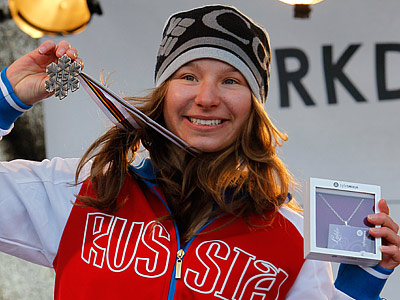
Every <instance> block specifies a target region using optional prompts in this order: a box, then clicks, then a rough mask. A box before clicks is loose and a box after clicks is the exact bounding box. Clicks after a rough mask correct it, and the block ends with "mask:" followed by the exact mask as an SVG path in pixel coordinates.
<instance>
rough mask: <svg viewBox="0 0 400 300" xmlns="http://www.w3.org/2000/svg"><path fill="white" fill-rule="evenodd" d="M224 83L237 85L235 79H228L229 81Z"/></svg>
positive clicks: (226, 80)
mask: <svg viewBox="0 0 400 300" xmlns="http://www.w3.org/2000/svg"><path fill="white" fill-rule="evenodd" d="M224 83H225V84H235V83H237V81H236V80H235V79H232V78H228V79H225V81H224Z"/></svg>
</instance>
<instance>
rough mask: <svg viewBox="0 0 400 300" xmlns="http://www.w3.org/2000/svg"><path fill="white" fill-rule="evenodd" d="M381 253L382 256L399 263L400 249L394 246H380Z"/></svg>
mask: <svg viewBox="0 0 400 300" xmlns="http://www.w3.org/2000/svg"><path fill="white" fill-rule="evenodd" d="M381 251H382V253H384V254H387V255H390V256H391V257H392V259H393V260H394V261H397V262H398V263H400V248H399V247H397V246H396V245H390V246H382V247H381Z"/></svg>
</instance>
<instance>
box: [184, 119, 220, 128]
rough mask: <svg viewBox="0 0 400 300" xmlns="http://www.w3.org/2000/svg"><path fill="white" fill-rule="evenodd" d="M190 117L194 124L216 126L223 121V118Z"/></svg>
mask: <svg viewBox="0 0 400 300" xmlns="http://www.w3.org/2000/svg"><path fill="white" fill-rule="evenodd" d="M188 119H189V121H190V122H191V123H192V124H194V125H204V126H216V125H219V124H221V123H222V120H204V119H197V118H191V117H189V118H188Z"/></svg>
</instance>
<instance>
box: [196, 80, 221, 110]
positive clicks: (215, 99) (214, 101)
mask: <svg viewBox="0 0 400 300" xmlns="http://www.w3.org/2000/svg"><path fill="white" fill-rule="evenodd" d="M195 103H196V105H198V106H201V107H203V108H212V107H216V106H218V105H219V103H220V95H219V92H218V86H217V85H216V84H215V83H212V82H209V81H203V82H202V83H201V84H200V86H199V87H198V92H197V95H196V99H195Z"/></svg>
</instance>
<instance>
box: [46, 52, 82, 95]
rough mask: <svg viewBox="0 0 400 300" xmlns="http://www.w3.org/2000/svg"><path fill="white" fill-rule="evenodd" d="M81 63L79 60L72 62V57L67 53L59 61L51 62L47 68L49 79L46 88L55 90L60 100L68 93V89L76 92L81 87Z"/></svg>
mask: <svg viewBox="0 0 400 300" xmlns="http://www.w3.org/2000/svg"><path fill="white" fill-rule="evenodd" d="M80 71H81V65H80V64H78V63H77V62H73V63H71V58H69V57H68V56H67V55H66V54H64V55H63V56H61V57H60V58H59V59H58V63H57V64H56V63H54V62H53V63H51V64H49V65H48V66H47V68H46V73H47V75H49V79H48V80H46V82H45V84H46V86H45V89H46V91H47V92H49V93H52V92H55V96H56V97H58V98H59V99H60V100H62V99H64V98H65V97H67V95H68V91H69V90H71V92H75V91H76V90H77V89H79V79H78V78H77V77H78V75H79V73H80Z"/></svg>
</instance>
